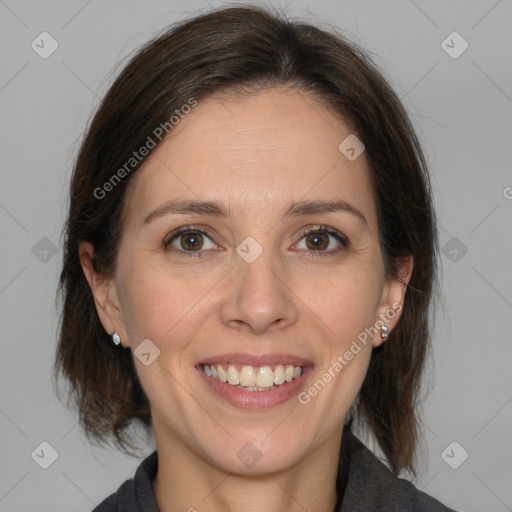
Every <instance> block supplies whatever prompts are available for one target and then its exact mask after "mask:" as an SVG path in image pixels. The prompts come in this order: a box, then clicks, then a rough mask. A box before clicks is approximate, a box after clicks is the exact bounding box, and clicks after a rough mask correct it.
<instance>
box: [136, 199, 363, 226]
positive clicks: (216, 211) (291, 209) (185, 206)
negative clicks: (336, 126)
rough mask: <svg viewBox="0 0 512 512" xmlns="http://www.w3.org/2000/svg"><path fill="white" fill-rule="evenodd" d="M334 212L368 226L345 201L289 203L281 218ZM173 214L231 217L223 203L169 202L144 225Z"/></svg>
mask: <svg viewBox="0 0 512 512" xmlns="http://www.w3.org/2000/svg"><path fill="white" fill-rule="evenodd" d="M335 212H345V213H350V214H352V215H354V216H355V217H357V218H358V219H359V220H360V221H362V222H363V223H364V224H366V225H368V221H367V220H366V217H365V216H364V215H363V214H362V213H361V211H360V210H358V209H357V208H355V207H354V206H352V205H350V204H349V203H347V202H346V201H341V200H334V201H323V200H314V201H297V202H290V203H288V205H287V208H286V210H285V213H284V215H283V216H282V218H283V219H286V218H289V217H300V216H304V215H318V214H322V213H335ZM173 214H174V215H183V214H197V215H206V216H211V217H229V216H230V215H231V211H230V208H229V206H226V205H225V204H224V203H221V202H219V201H203V200H199V199H180V200H171V201H168V202H166V203H164V204H162V205H161V206H159V207H158V208H157V209H156V210H153V211H152V212H151V213H150V214H149V215H148V216H147V217H146V218H145V219H144V224H148V223H150V222H152V221H153V220H155V219H157V218H159V217H163V216H165V215H173Z"/></svg>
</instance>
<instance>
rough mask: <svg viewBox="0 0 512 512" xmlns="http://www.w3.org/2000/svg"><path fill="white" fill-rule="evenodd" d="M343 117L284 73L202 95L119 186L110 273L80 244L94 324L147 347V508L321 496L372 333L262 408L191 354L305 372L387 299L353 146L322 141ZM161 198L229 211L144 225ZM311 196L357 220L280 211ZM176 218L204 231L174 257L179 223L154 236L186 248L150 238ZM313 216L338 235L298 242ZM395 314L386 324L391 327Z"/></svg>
mask: <svg viewBox="0 0 512 512" xmlns="http://www.w3.org/2000/svg"><path fill="white" fill-rule="evenodd" d="M350 133H352V132H351V130H350V128H349V126H348V125H347V124H346V123H344V122H342V120H340V119H339V117H338V116H335V115H334V114H333V113H331V112H329V111H328V110H327V109H326V108H325V107H324V106H322V105H321V104H320V103H319V102H318V101H317V100H315V99H314V98H312V97H311V96H308V95H307V94H306V93H305V92H303V91H297V90H295V89H288V88H286V89H285V88H275V89H270V90H266V91H265V92H260V93H259V94H257V95H251V96H245V97H230V96H224V97H222V98H220V97H210V98H208V99H206V100H202V101H201V102H199V104H198V105H197V106H196V107H195V108H194V109H193V110H192V112H191V113H190V114H188V115H187V116H186V117H185V118H184V119H183V120H181V121H180V123H179V124H178V125H177V126H176V127H175V128H174V129H173V131H172V132H171V133H170V135H169V136H168V137H167V139H166V140H165V142H164V143H163V144H162V145H160V146H159V147H157V148H156V149H155V150H154V151H153V154H152V155H151V157H150V158H149V159H148V160H147V161H146V162H145V163H144V165H143V167H142V168H141V169H140V170H139V171H138V173H137V175H136V176H135V177H134V180H133V181H132V183H131V184H130V187H129V189H128V192H127V194H128V195H127V198H126V199H127V201H126V203H125V211H124V214H125V215H124V227H123V235H122V239H121V242H120V249H119V254H118V260H117V266H116V271H115V275H114V276H111V277H104V276H100V275H97V274H95V273H94V271H93V269H92V266H91V264H90V257H91V255H92V254H93V247H91V245H90V244H88V243H82V244H81V246H80V256H81V261H82V266H83V269H84V272H85V274H86V276H87V278H88V280H89V283H90V286H91V288H92V290H93V292H94V296H95V301H96V307H97V311H98V314H99V316H100V319H101V321H102V323H103V325H104V327H105V330H106V331H107V332H108V333H112V332H114V330H117V332H118V333H119V335H120V337H121V340H122V345H123V347H131V349H132V350H133V349H135V348H136V347H137V346H138V344H139V343H140V342H141V341H142V340H144V339H150V340H151V341H152V342H153V343H154V344H155V345H156V346H157V347H158V348H159V349H160V356H159V357H157V358H156V360H155V361H154V362H153V363H152V364H151V365H149V366H144V365H143V364H142V363H141V362H140V361H139V360H138V359H137V358H135V363H136V368H137V372H138V375H139V376H140V380H141V383H142V386H143V388H144V390H145V392H146V394H147V396H148V398H149V400H150V403H151V408H152V419H153V425H154V433H155V440H156V446H157V450H158V455H159V465H158V474H157V477H156V479H155V481H154V491H155V496H156V500H157V503H158V506H159V508H160V510H162V512H170V511H174V510H189V509H190V508H192V507H195V508H196V509H197V510H198V511H201V510H210V511H217V510H218V511H220V510H222V511H230V512H239V511H240V512H241V511H244V512H248V511H249V512H250V511H253V510H254V511H256V510H257V511H261V510H265V511H267V512H274V511H276V512H277V511H282V510H289V511H299V510H301V511H302V510H309V511H332V510H333V508H334V505H335V503H336V499H337V497H336V491H335V482H336V470H337V465H338V453H339V448H340V442H341V435H342V427H343V421H344V418H345V416H346V414H347V411H348V409H349V408H350V406H351V405H352V403H353V402H354V400H355V398H356V396H357V393H358V391H359V389H360V387H361V384H362V382H363V380H364V376H365V373H366V370H367V367H368V363H369V359H370V356H371V351H372V348H373V347H377V346H378V345H379V344H381V343H383V340H382V338H381V337H380V335H379V334H377V335H375V337H374V338H373V339H370V341H369V343H368V344H367V345H366V346H362V350H361V352H359V353H358V354H357V355H355V356H354V358H353V359H352V360H351V361H350V363H349V364H348V365H347V366H345V367H344V368H343V370H342V371H340V372H338V373H336V377H335V378H333V379H332V380H331V382H330V383H329V384H328V385H326V386H325V388H324V389H323V390H322V391H321V392H319V393H318V395H317V396H315V397H314V398H312V399H311V401H310V402H309V403H308V404H306V405H303V404H301V403H299V401H298V400H297V399H296V397H293V398H292V399H290V400H288V401H287V402H285V403H284V404H282V405H279V406H277V407H274V408H271V409H267V410H263V411H250V410H249V411H248V410H244V409H239V408H236V407H234V406H232V405H230V404H228V403H226V402H224V401H222V400H220V399H218V398H216V396H215V395H213V394H212V393H211V392H210V390H209V388H208V387H207V386H206V385H205V384H204V382H203V380H202V378H201V376H200V375H199V374H198V372H197V370H196V368H195V367H194V365H195V364H196V363H197V362H198V361H199V360H201V359H203V360H204V359H208V358H209V357H211V358H212V359H214V356H215V355H219V354H225V353H231V352H248V353H251V354H266V353H270V352H279V353H287V354H293V355H296V356H299V357H304V358H306V359H309V360H311V361H312V362H313V363H314V373H313V375H312V377H311V378H309V379H308V384H307V386H310V385H312V384H313V383H314V382H315V381H316V380H317V379H318V378H319V377H320V376H321V375H322V373H323V372H325V371H326V370H327V369H328V368H330V367H332V364H333V362H334V361H336V358H337V357H338V356H339V355H342V354H343V353H344V352H345V351H346V350H347V349H348V348H349V347H350V345H351V343H352V341H353V340H355V339H356V338H357V336H358V334H360V333H361V332H362V331H363V330H364V329H365V328H367V327H371V326H373V325H375V323H376V321H377V320H378V319H379V315H382V314H384V313H385V312H386V311H389V310H390V309H392V308H393V305H395V308H396V304H402V303H403V298H404V293H405V285H404V284H403V283H401V282H400V281H399V280H387V279H386V277H385V273H384V267H383V261H382V254H381V250H380V246H379V241H378V230H377V214H376V207H375V201H374V196H373V191H372V186H371V183H370V174H369V170H368V165H367V161H366V160H365V156H364V153H363V154H362V155H361V156H360V157H359V158H357V159H356V160H355V161H353V162H351V161H349V160H348V159H347V158H345V156H344V155H343V154H341V153H340V151H339V150H338V145H339V144H340V142H341V141H343V140H344V139H345V138H346V137H347V136H348V135H349V134H350ZM171 199H204V200H217V201H220V202H222V203H224V204H225V205H226V207H228V206H229V208H230V211H231V215H230V216H229V217H214V216H207V215H204V214H197V213H194V214H168V215H165V216H161V217H158V218H154V219H153V220H152V221H151V222H149V223H147V224H144V219H145V218H146V217H147V216H148V214H150V213H151V212H152V211H154V210H155V209H156V208H158V207H159V206H160V205H162V204H163V203H165V202H167V201H169V200H171ZM313 199H315V200H343V201H345V202H346V203H348V204H350V205H351V206H352V207H353V208H356V209H357V210H359V212H361V213H362V214H363V216H364V218H365V221H362V220H361V219H360V218H358V217H357V216H356V215H355V214H353V213H350V212H346V211H345V212H344V211H339V212H330V213H321V214H313V215H304V216H299V217H291V218H283V212H284V209H285V206H286V205H287V204H288V202H290V201H299V200H301V201H311V200H313ZM104 200H108V197H107V198H106V199H104ZM184 225H192V226H193V227H195V228H200V229H203V230H204V229H206V230H208V231H209V233H210V234H211V239H210V238H208V237H205V238H203V239H202V240H203V243H204V245H203V252H202V254H201V257H197V256H194V255H192V257H187V253H186V251H185V249H184V246H183V245H180V236H179V235H178V237H177V238H175V239H174V242H173V245H172V246H171V247H170V248H171V249H172V248H174V249H175V250H176V251H179V250H180V249H181V251H182V252H181V254H184V253H185V256H180V255H179V254H178V253H177V252H175V253H173V252H172V251H171V250H169V249H168V250H165V248H164V247H163V241H164V240H165V239H166V237H167V238H169V237H168V235H169V234H170V233H172V231H173V230H175V229H176V228H178V227H180V226H184ZM319 225H323V226H327V227H328V228H331V229H334V230H337V231H339V232H340V233H342V234H344V235H345V236H346V237H347V238H348V240H349V243H348V245H347V246H346V247H344V246H343V245H342V244H341V243H340V242H338V241H337V239H336V238H335V237H333V236H331V235H328V234H326V233H325V231H322V232H321V233H320V237H321V242H322V243H324V244H325V245H322V249H319V250H314V248H312V247H314V246H312V244H311V240H312V239H315V237H314V235H313V236H309V237H307V236H303V231H304V230H305V229H307V228H318V227H319ZM248 236H251V237H253V238H254V239H255V240H256V241H257V242H258V243H259V245H260V246H261V247H262V249H263V252H262V254H261V255H260V256H259V257H258V258H257V259H256V260H255V261H254V262H252V263H247V262H246V261H244V259H242V258H241V257H240V256H239V255H238V254H237V252H236V248H237V246H238V245H239V244H240V243H241V242H242V241H243V240H244V239H245V238H246V237H248ZM185 238H186V237H185ZM308 240H309V243H308ZM185 241H187V240H185ZM188 241H190V240H189V239H188ZM327 244H328V245H327ZM189 253H190V251H189ZM196 254H197V253H196ZM412 265H413V262H412V257H410V258H405V259H404V260H403V261H402V262H401V263H400V274H401V278H402V280H403V281H404V282H405V283H407V282H408V281H409V278H410V275H411V272H412ZM398 318H399V314H396V315H395V316H394V318H392V319H391V320H389V321H387V322H386V324H387V325H388V327H389V330H390V331H391V330H392V329H393V328H394V326H395V325H396V322H397V321H398ZM248 442H251V443H253V444H254V445H255V446H256V447H257V449H258V450H259V451H260V453H261V455H262V457H261V459H260V460H259V461H258V462H257V463H256V464H254V465H253V466H252V467H250V468H248V467H246V466H245V465H244V464H242V463H241V461H240V460H239V459H238V457H237V452H238V451H239V450H240V449H241V448H242V447H244V446H245V445H246V444H247V443H248Z"/></svg>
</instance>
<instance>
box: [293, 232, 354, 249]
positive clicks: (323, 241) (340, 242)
mask: <svg viewBox="0 0 512 512" xmlns="http://www.w3.org/2000/svg"><path fill="white" fill-rule="evenodd" d="M296 247H297V248H299V249H301V250H305V251H307V252H317V253H318V255H320V253H325V255H329V254H333V253H336V252H339V251H341V250H343V249H345V248H346V247H348V239H347V237H346V236H345V235H343V234H342V233H340V232H339V231H336V230H333V229H332V228H331V229H327V228H322V227H319V228H315V229H310V230H308V231H306V232H304V233H303V234H302V238H301V239H300V241H299V243H298V244H296Z"/></svg>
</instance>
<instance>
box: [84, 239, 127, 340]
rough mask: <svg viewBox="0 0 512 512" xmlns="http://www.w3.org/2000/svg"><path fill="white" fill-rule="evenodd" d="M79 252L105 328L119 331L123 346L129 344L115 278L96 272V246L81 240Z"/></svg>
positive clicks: (112, 331) (109, 332)
mask: <svg viewBox="0 0 512 512" xmlns="http://www.w3.org/2000/svg"><path fill="white" fill-rule="evenodd" d="M78 254H79V258H80V264H81V265H82V270H83V272H84V275H85V278H86V279H87V282H88V283H89V287H90V288H91V291H92V294H93V297H94V304H95V306H96V311H97V313H98V317H99V319H100V321H101V323H102V325H103V328H104V329H105V331H106V332H107V333H108V334H109V335H112V334H113V333H114V331H117V333H118V334H119V337H120V338H121V344H122V345H123V347H127V346H129V344H128V341H127V340H128V337H127V335H126V329H125V326H124V321H123V315H122V311H121V307H120V303H119V296H118V293H117V286H116V283H115V281H114V278H113V277H107V276H103V275H101V274H98V272H96V270H95V269H94V265H93V261H94V247H93V245H92V244H91V243H90V242H80V243H79V245H78Z"/></svg>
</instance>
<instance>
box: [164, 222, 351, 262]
mask: <svg viewBox="0 0 512 512" xmlns="http://www.w3.org/2000/svg"><path fill="white" fill-rule="evenodd" d="M184 233H200V234H201V235H204V236H207V237H208V238H210V239H212V238H213V235H212V234H210V233H209V232H208V231H205V230H203V229H199V228H195V227H194V226H182V227H180V228H178V229H176V230H174V231H173V232H172V233H170V234H169V235H168V236H167V237H166V238H165V239H164V240H163V242H162V245H163V248H164V250H166V251H170V252H173V253H175V254H177V255H178V256H183V257H185V258H200V257H202V256H204V252H207V251H208V249H207V250H198V251H185V250H180V249H175V248H170V246H171V243H172V242H173V241H174V240H175V239H176V238H177V237H178V236H179V235H182V234H184ZM315 233H327V234H328V235H331V236H333V237H334V238H336V240H337V241H338V242H339V243H340V244H341V248H340V249H335V250H332V249H331V250H330V251H313V250H309V251H306V252H307V253H308V255H309V256H310V257H312V258H316V257H318V256H320V257H324V256H331V255H333V254H336V253H338V252H340V251H341V250H343V249H346V248H347V247H348V245H349V240H348V238H347V237H346V236H345V235H343V234H342V233H340V232H339V231H337V230H335V229H332V228H328V227H327V226H322V225H320V226H317V227H315V228H309V229H307V230H305V231H303V232H302V233H301V235H300V239H299V242H300V241H301V240H302V239H303V238H304V237H306V236H308V235H310V234H315ZM212 241H213V240H212ZM297 243H298V242H297Z"/></svg>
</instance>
